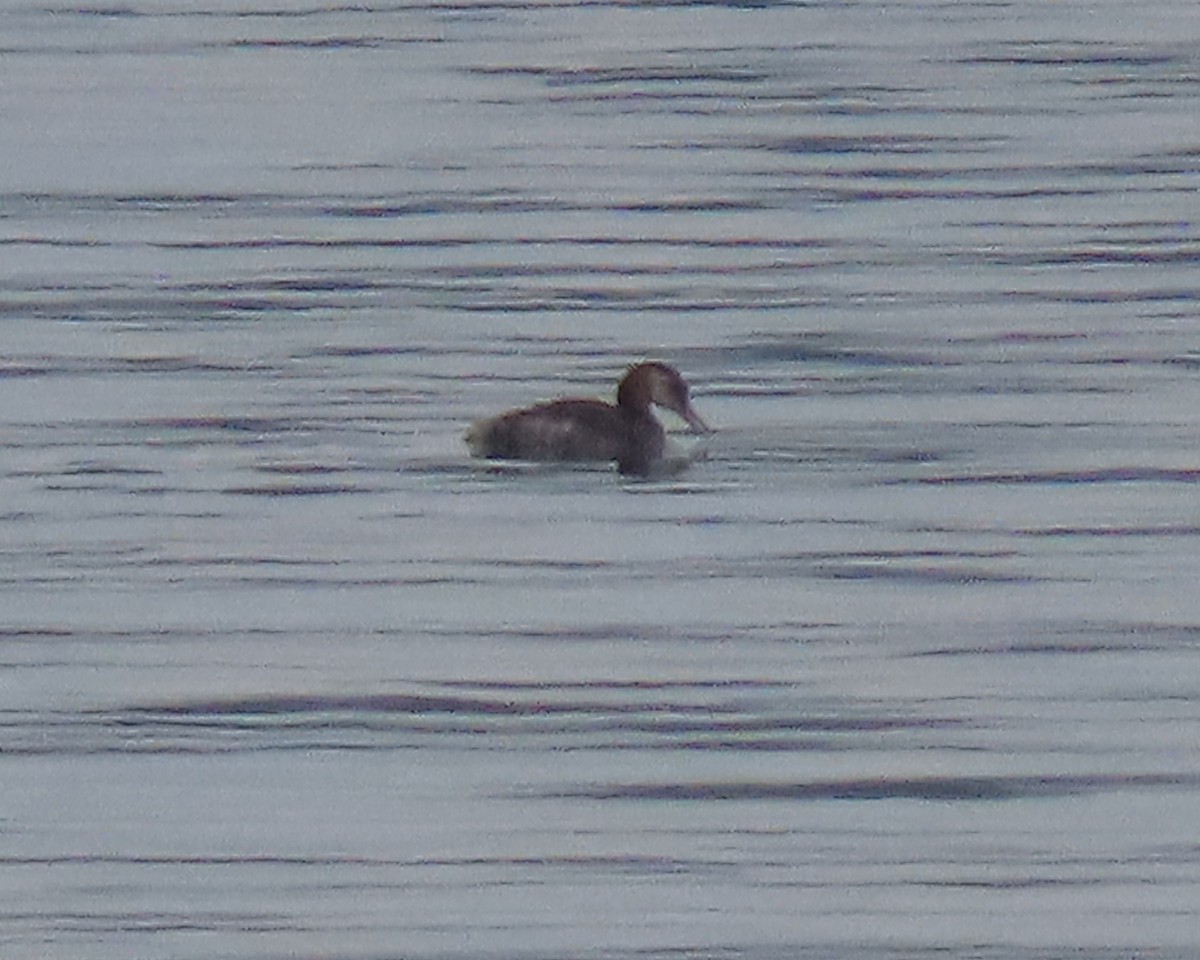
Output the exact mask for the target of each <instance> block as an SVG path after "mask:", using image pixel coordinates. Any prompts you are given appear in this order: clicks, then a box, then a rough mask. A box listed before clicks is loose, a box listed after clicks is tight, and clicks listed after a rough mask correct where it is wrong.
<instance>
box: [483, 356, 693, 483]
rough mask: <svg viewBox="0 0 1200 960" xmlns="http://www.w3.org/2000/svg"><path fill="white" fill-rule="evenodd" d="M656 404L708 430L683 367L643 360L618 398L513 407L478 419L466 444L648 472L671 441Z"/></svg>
mask: <svg viewBox="0 0 1200 960" xmlns="http://www.w3.org/2000/svg"><path fill="white" fill-rule="evenodd" d="M655 404H656V405H658V406H660V407H666V408H667V409H668V410H673V411H674V412H675V413H677V414H679V416H681V417H682V418H683V419H684V420H685V421H687V423H688V425H689V426H690V427H691V428H692V429H693V430H696V431H698V432H701V433H707V432H708V426H707V425H706V424H705V423H704V421H703V420H702V419H700V416H699V414H697V413H696V411H695V410H694V409H692V404H691V400H690V399H689V397H688V386H687V383H686V382H685V381H684V379H683V377H681V376H680V375H679V373H678V371H676V370H675V369H674V368H672V367H669V366H667V365H666V364H665V363H639V364H637V365H636V366H634V367H632V368H630V370H629V372H628V373H626V374H625V377H624V378H623V379H622V380H621V383H620V384H619V386H618V387H617V402H616V404H611V403H606V402H604V401H603V400H585V399H576V398H570V399H564V400H554V401H551V402H549V403H541V404H538V405H537V406H533V407H526V408H525V409H523V410H510V411H509V412H508V413H502V414H500V416H498V417H492V418H491V419H489V420H480V421H479V422H478V423H475V424H474V425H472V427H471V429H470V430H468V431H467V445H468V446H469V447H470V448H471V453H472V454H473V455H474V456H476V457H487V458H489V459H502V460H541V461H567V462H572V461H573V462H586V461H611V460H615V461H616V462H617V467H618V469H619V470H620V471H621V472H622V473H627V474H637V475H645V474H647V473H649V472H650V471H651V470H652V469H653V467H654V465H655V463H657V462H658V461H660V460H661V459H662V456H663V449H664V447H665V444H666V435H665V433H664V431H663V428H662V424H660V423H659V422H658V420H657V418H656V417H655V416H654V414H653V412H651V409H650V408H651V406H652V405H655Z"/></svg>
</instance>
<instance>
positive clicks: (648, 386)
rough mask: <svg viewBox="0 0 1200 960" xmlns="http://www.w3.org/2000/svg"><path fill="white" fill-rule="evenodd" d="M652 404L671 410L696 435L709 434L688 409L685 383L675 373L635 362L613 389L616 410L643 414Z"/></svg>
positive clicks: (663, 365)
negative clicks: (615, 389) (615, 388)
mask: <svg viewBox="0 0 1200 960" xmlns="http://www.w3.org/2000/svg"><path fill="white" fill-rule="evenodd" d="M652 403H654V404H657V405H658V406H660V407H666V408H667V409H668V410H673V411H674V412H675V413H677V414H679V416H681V417H683V419H684V420H686V421H687V424H688V426H689V427H691V428H692V429H693V430H695V431H696V432H697V433H711V432H712V431H711V430H710V429H709V426H708V424H706V423H705V422H704V421H703V420H702V419H701V418H700V414H698V413H697V412H696V411H695V409H694V408H693V407H692V402H691V399H690V398H689V397H688V385H687V381H685V380H684V379H683V377H681V376H680V375H679V371H678V370H676V369H675V368H674V367H669V366H667V365H666V364H665V363H654V362H651V363H639V364H637V365H636V366H634V367H631V368H630V370H629V372H628V373H627V374H625V378H624V379H623V380H622V381H621V384H620V386H619V387H617V405H618V406H620V407H625V408H626V409H630V410H636V411H638V412H643V411H646V410H649V409H650V404H652Z"/></svg>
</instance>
